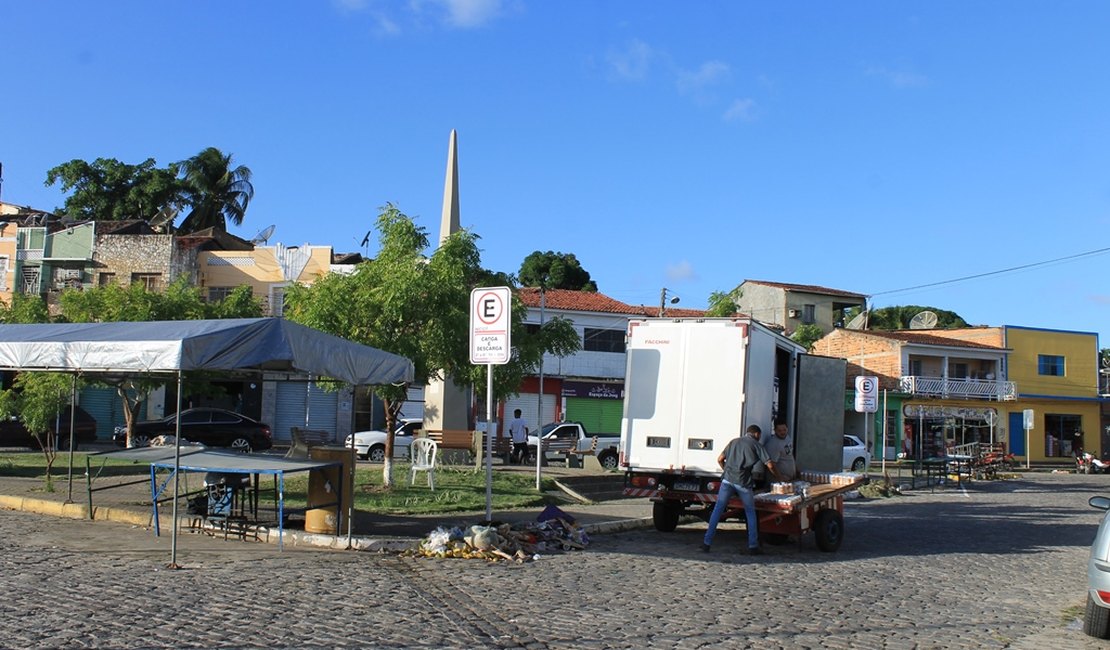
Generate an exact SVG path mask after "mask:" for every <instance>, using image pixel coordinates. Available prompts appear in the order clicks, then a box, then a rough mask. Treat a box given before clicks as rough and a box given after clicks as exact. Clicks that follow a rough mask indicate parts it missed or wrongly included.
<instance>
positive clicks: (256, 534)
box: [0, 494, 652, 553]
mask: <svg viewBox="0 0 1110 650" xmlns="http://www.w3.org/2000/svg"><path fill="white" fill-rule="evenodd" d="M0 509H5V510H17V511H22V512H31V513H34V514H40V515H50V516H53V517H64V518H67V519H90V517H89V508H88V506H87V505H84V504H80V503H61V502H59V501H51V500H49V499H37V498H34V497H14V496H7V495H2V494H0ZM91 519H92V520H94V521H112V522H116V523H122V524H130V525H133V526H141V527H143V528H153V527H154V515H153V513H150V512H139V511H136V510H132V509H129V508H109V507H106V506H94V507H93V516H92V517H91ZM178 522H179V523H181V524H183V525H187V524H189V523H191V518H189V517H180V516H179V517H178ZM172 523H173V520H172V518H171V516H168V515H167V516H162V517H160V518H159V524H160V525H161V527H163V528H169V527H171V526H172ZM651 525H652V519H651V518H650V517H646V518H641V519H619V520H616V521H605V522H601V523H596V524H584V525H583V526H582V529H583V530H584V531H585V532H586V534H587V535H604V534H606V533H619V532H624V531H629V530H637V529H640V528H644V527H648V526H651ZM212 531H213V532H216V531H219V529H212ZM235 536H236V537H238V536H239V535H235ZM246 537H248V538H250V539H252V540H257V541H259V542H262V543H266V544H274V545H277V544H278V543H279V536H278V531H277V530H275V529H272V528H270V527H267V526H257V527H255V528H253V529H252V530H251V531H250V533H249V534H247V535H246ZM284 537H285V540H284V541H285V544H287V545H290V546H304V547H312V548H324V549H332V550H336V551H346V550H355V551H368V552H372V553H399V552H401V551H404V550H406V549H409V548H412V547H413V546H414V545H416V544H417V543H418V542H419V541H420V540H419V539H417V538H411V537H370V536H365V535H356V536H352V537H351V538H350V542H351V544H350V547H348V545H347V536H346V535H327V534H321V533H306V532H303V531H299V530H287V531H285V535H284Z"/></svg>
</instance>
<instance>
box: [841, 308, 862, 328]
mask: <svg viewBox="0 0 1110 650" xmlns="http://www.w3.org/2000/svg"><path fill="white" fill-rule="evenodd" d="M866 324H867V312H866V311H861V312H860V313H858V314H856V315H855V316H854V317H853V318H852V320H850V321H848V324H847V325H845V326H844V329H849V330H861V329H863V326H864V325H866Z"/></svg>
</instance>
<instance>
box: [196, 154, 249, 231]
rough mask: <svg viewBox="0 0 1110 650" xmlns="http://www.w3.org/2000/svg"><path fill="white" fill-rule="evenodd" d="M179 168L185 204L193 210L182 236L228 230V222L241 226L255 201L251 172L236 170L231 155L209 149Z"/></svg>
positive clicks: (242, 166) (246, 169) (244, 167)
mask: <svg viewBox="0 0 1110 650" xmlns="http://www.w3.org/2000/svg"><path fill="white" fill-rule="evenodd" d="M179 164H180V167H181V171H182V174H183V178H182V183H183V186H184V197H185V201H186V203H188V205H189V206H190V208H191V209H190V210H189V213H188V214H187V215H186V216H185V220H184V221H182V222H181V226H180V228H179V231H180V232H183V233H190V232H196V231H198V230H204V229H205V228H218V229H220V230H227V223H228V222H229V221H230V222H231V223H233V224H235V225H236V226H238V225H242V223H243V216H244V215H246V213H247V206H248V205H249V204H250V202H251V199H252V198H254V186H253V185H251V170H250V168H248V167H246V166H245V165H239V166H238V167H233V166H232V160H231V154H225V153H223V152H221V151H220V150H219V149H217V148H215V147H208V148H207V149H205V150H204V151H201V152H200V153H199V154H197V155H196V156H193V157H192V158H189V159H188V160H185V161H182V162H181V163H179Z"/></svg>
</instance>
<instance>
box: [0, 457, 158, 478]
mask: <svg viewBox="0 0 1110 650" xmlns="http://www.w3.org/2000/svg"><path fill="white" fill-rule="evenodd" d="M88 455H89V454H88V452H83V451H76V452H74V453H73V473H74V475H77V474H78V473H80V475H81V476H84V475H85V459H86V457H88ZM92 462H93V465H92V471H93V475H94V476H132V475H136V476H137V475H149V474H150V464H149V463H135V462H132V461H129V460H118V459H113V460H108V459H104V458H99V459H98V458H97V457H96V456H93V461H92ZM68 473H69V452H68V451H60V452H58V457H57V458H55V459H54V466H53V467H52V468H51V471H50V475H51V476H54V477H57V476H66V475H67V474H68ZM0 476H12V477H19V478H41V479H45V478H46V459H45V458H44V457H43V455H42V452H41V451H17V452H4V453H0Z"/></svg>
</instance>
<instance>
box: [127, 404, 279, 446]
mask: <svg viewBox="0 0 1110 650" xmlns="http://www.w3.org/2000/svg"><path fill="white" fill-rule="evenodd" d="M134 426H135V431H134V435H132V438H131V443H132V446H134V447H146V446H147V445H149V444H150V441H151V440H153V439H154V438H157V437H158V436H172V435H174V434H176V433H177V415H176V414H175V415H171V416H169V417H166V418H162V419H161V420H148V421H146V422H136V423H135V425H134ZM181 439H182V440H188V441H189V442H199V443H201V444H203V445H206V446H208V447H231V448H232V449H235V450H238V451H261V450H263V449H269V448H270V447H273V446H274V441H273V434H272V432H271V431H270V425H268V424H263V423H262V422H259V421H257V420H252V419H251V418H248V417H247V416H245V415H240V414H239V413H235V412H233V411H228V410H225V409H217V408H192V409H185V410H184V411H182V412H181ZM113 440H115V442H116V444H117V445H120V446H121V447H122V446H124V445H126V444H127V431H126V429H123V428H122V427H121V428H120V429H118V430H117V431H116V434H115V435H114V436H113Z"/></svg>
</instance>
